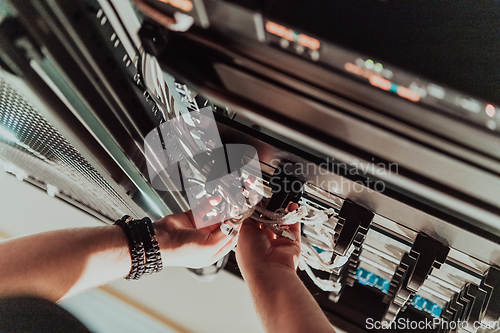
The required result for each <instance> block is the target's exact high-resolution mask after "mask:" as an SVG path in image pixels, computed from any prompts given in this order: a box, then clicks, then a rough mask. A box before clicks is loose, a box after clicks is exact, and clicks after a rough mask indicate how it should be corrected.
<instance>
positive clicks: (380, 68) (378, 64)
mask: <svg viewBox="0 0 500 333" xmlns="http://www.w3.org/2000/svg"><path fill="white" fill-rule="evenodd" d="M373 69H374V70H375V72H377V73H381V72H382V70H383V69H384V66H382V64H381V63H380V62H377V63H376V64H375V66H374V67H373Z"/></svg>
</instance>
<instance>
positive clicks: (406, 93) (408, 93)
mask: <svg viewBox="0 0 500 333" xmlns="http://www.w3.org/2000/svg"><path fill="white" fill-rule="evenodd" d="M397 94H398V95H399V96H401V97H403V98H406V99H409V100H410V101H412V102H418V101H419V100H420V95H419V94H418V93H417V92H416V91H413V90H411V89H409V88H406V87H403V86H399V87H398V90H397Z"/></svg>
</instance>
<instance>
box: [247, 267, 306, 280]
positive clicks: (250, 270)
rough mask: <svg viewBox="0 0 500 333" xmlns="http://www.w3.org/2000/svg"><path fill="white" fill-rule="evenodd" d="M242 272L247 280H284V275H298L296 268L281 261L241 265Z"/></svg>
mask: <svg viewBox="0 0 500 333" xmlns="http://www.w3.org/2000/svg"><path fill="white" fill-rule="evenodd" d="M241 268H242V274H243V277H244V278H245V280H247V282H260V281H266V282H271V281H276V282H279V281H282V279H283V278H284V277H288V276H290V275H297V272H296V270H295V268H293V267H292V266H289V265H286V264H284V263H279V262H270V263H258V264H254V265H250V266H249V265H246V266H243V267H241Z"/></svg>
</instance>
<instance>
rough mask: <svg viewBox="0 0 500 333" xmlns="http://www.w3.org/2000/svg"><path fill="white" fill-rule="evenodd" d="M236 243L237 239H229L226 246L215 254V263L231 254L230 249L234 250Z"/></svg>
mask: <svg viewBox="0 0 500 333" xmlns="http://www.w3.org/2000/svg"><path fill="white" fill-rule="evenodd" d="M237 243H238V237H234V238H233V239H231V240H230V241H229V242H227V243H226V245H224V246H223V247H222V248H221V249H220V250H219V252H217V253H216V254H215V259H216V261H217V260H219V259H220V258H222V257H224V256H225V255H226V254H228V253H229V252H231V250H232V249H234V247H235V246H236V244H237Z"/></svg>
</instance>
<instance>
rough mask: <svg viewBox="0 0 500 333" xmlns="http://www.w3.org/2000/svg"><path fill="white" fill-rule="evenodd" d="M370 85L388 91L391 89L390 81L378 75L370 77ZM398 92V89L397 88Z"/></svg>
mask: <svg viewBox="0 0 500 333" xmlns="http://www.w3.org/2000/svg"><path fill="white" fill-rule="evenodd" d="M370 84H371V85H372V86H374V87H377V88H380V89H383V90H390V89H391V85H392V84H391V81H389V80H386V79H384V78H383V77H381V76H378V75H372V76H370ZM398 90H399V88H398Z"/></svg>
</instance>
